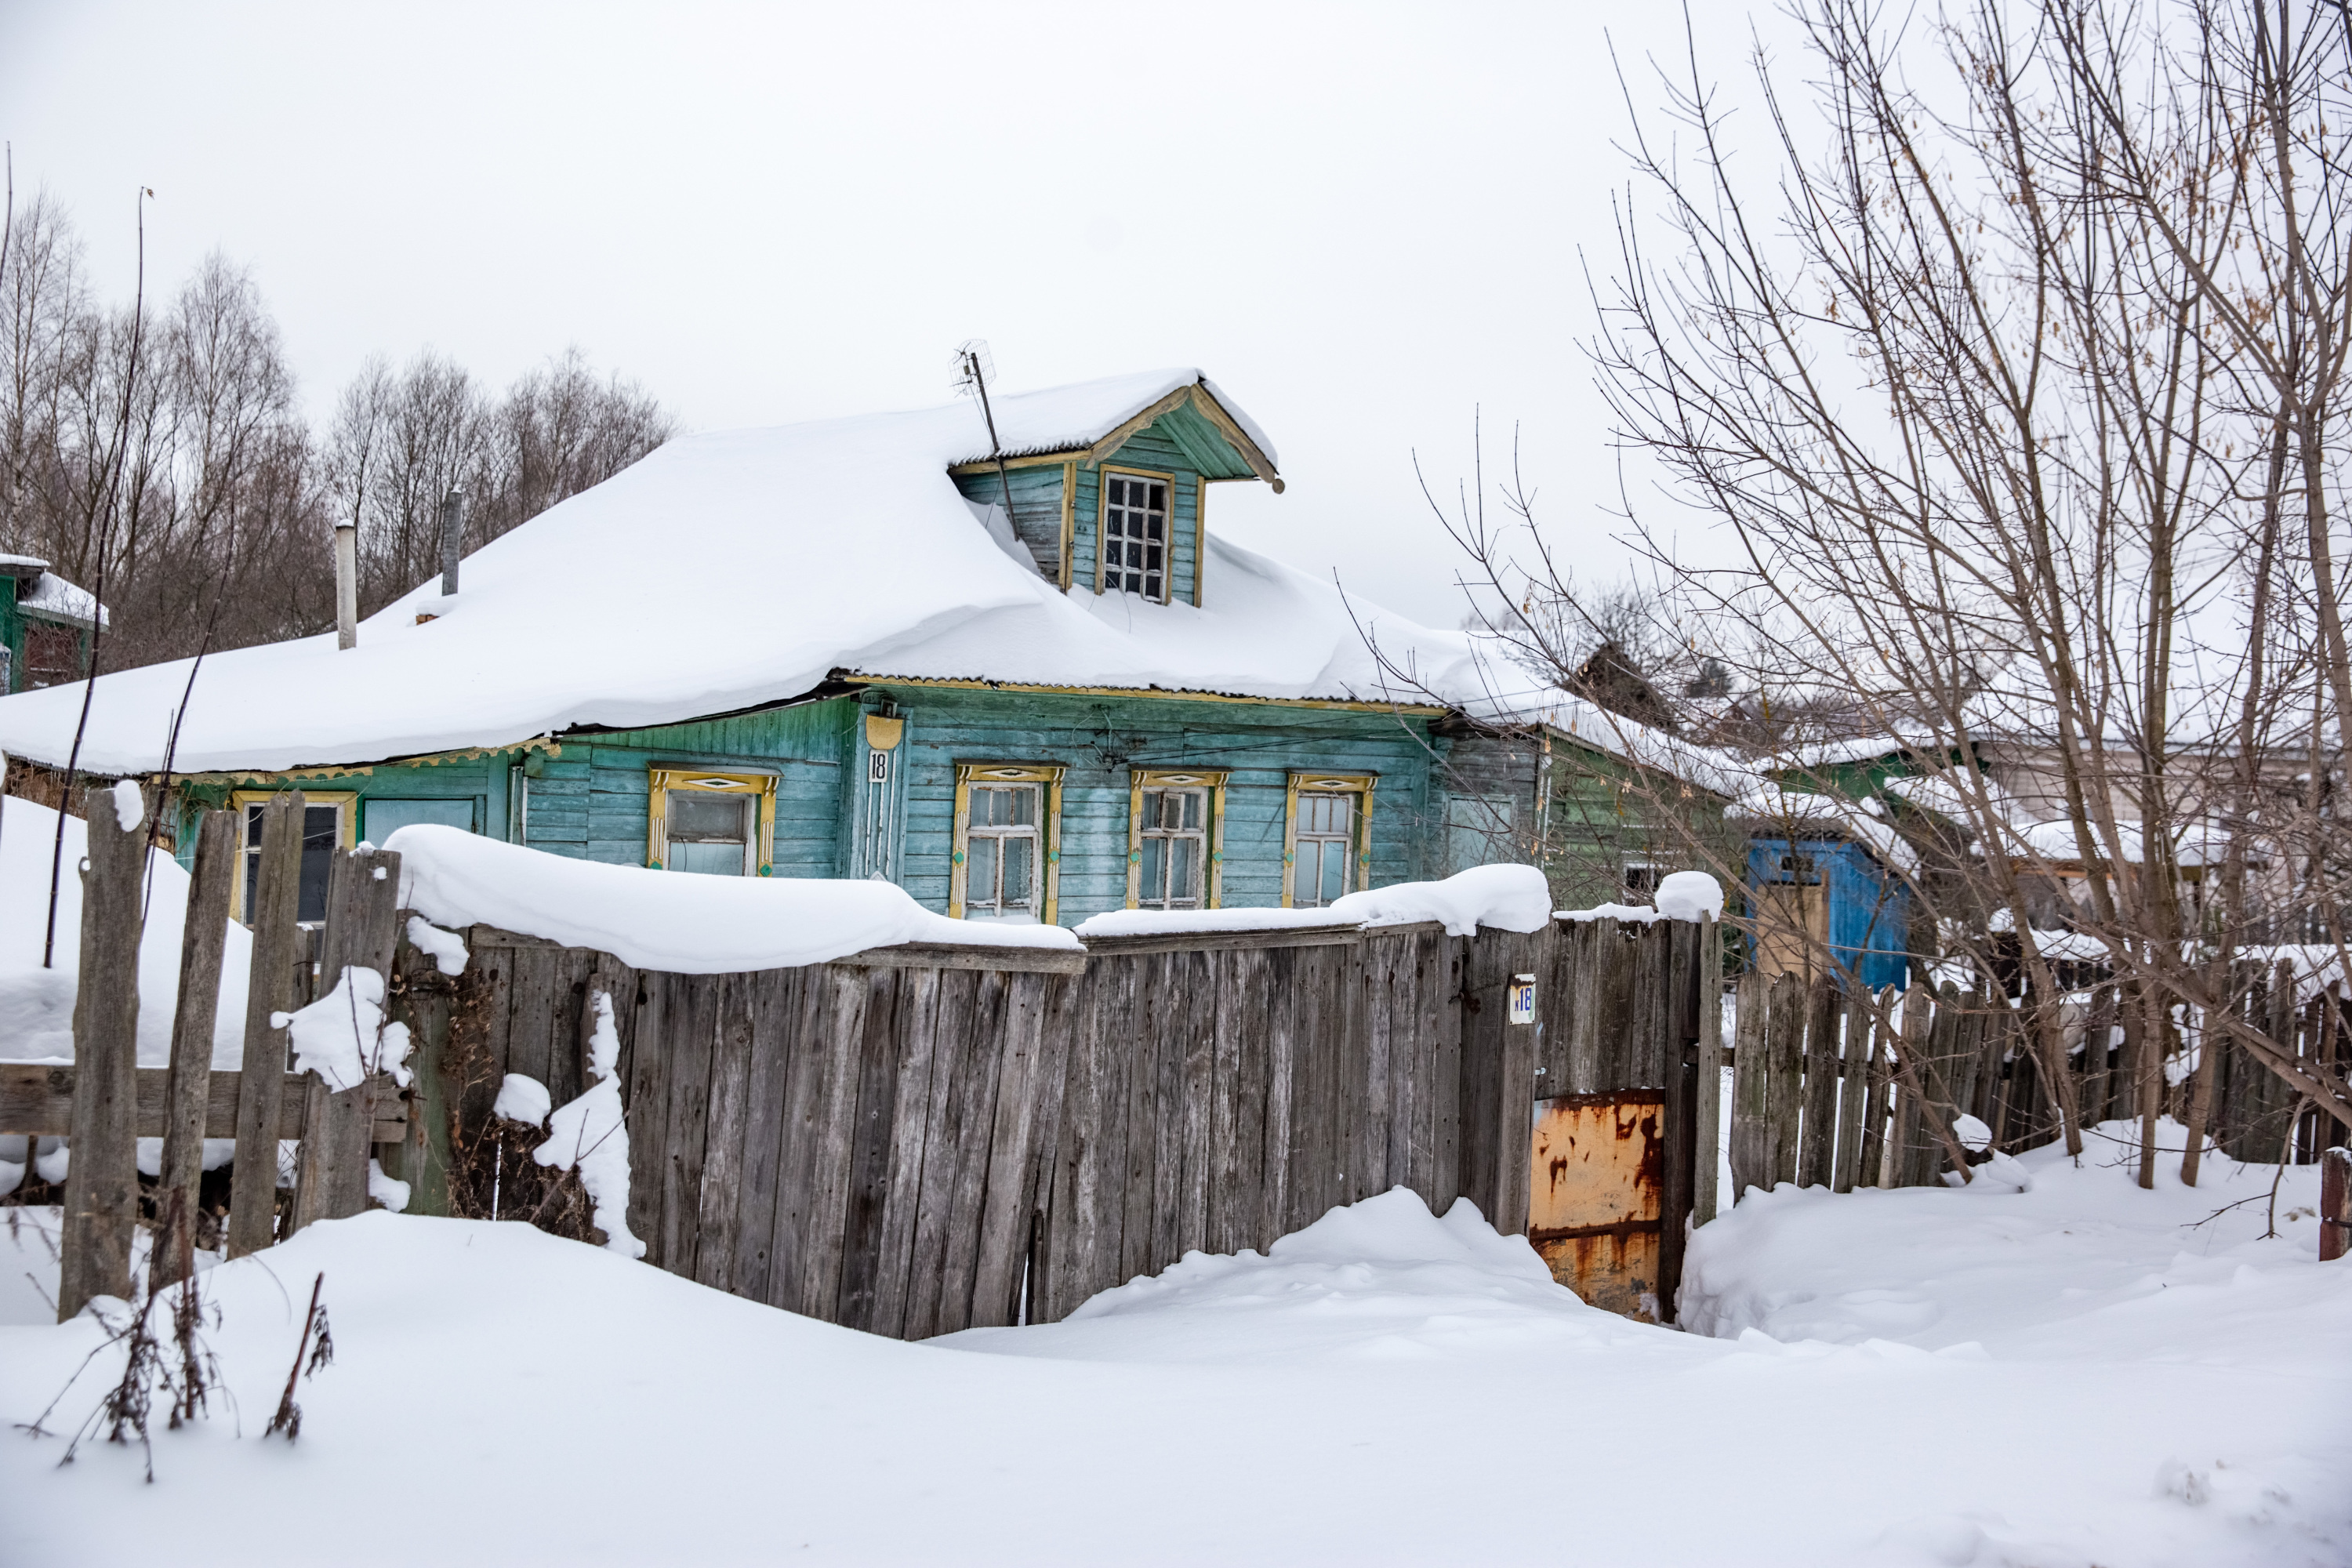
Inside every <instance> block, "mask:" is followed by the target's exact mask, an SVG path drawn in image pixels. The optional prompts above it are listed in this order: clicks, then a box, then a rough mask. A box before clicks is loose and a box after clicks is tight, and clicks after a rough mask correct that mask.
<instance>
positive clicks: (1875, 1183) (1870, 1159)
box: [1854, 1007, 1895, 1187]
mask: <svg viewBox="0 0 2352 1568" xmlns="http://www.w3.org/2000/svg"><path fill="white" fill-rule="evenodd" d="M1869 1024H1870V1035H1869V1044H1868V1046H1867V1047H1866V1049H1865V1051H1864V1069H1865V1075H1866V1079H1867V1092H1866V1093H1865V1095H1864V1100H1863V1108H1862V1163H1861V1165H1860V1167H1859V1168H1858V1169H1857V1170H1856V1172H1855V1174H1854V1184H1855V1185H1857V1186H1864V1187H1890V1186H1893V1185H1894V1183H1892V1182H1890V1181H1888V1180H1887V1179H1886V1143H1887V1139H1886V1100H1887V1091H1888V1089H1891V1088H1892V1087H1893V1084H1894V1077H1895V1075H1894V1073H1893V1072H1892V1071H1891V1070H1890V1068H1889V1067H1888V1062H1887V1058H1889V1057H1890V1056H1892V1055H1893V1054H1894V1053H1893V1052H1891V1051H1890V1050H1889V1049H1888V1048H1887V1045H1888V1036H1889V1034H1890V1032H1891V1031H1890V1026H1889V1025H1888V1023H1887V1021H1886V1018H1885V1015H1884V1014H1883V1013H1881V1012H1879V1010H1878V1009H1877V1008H1875V1007H1873V1008H1872V1009H1871V1015H1870V1020H1869Z"/></svg>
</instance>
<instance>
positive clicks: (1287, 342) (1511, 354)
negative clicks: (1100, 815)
mask: <svg viewBox="0 0 2352 1568" xmlns="http://www.w3.org/2000/svg"><path fill="white" fill-rule="evenodd" d="M1604 26H1605V27H1606V28H1607V29H1608V30H1609V31H1610V32H1612V33H1613V35H1614V37H1615V39H1616V43H1617V46H1618V48H1619V51H1620V54H1621V55H1622V57H1624V58H1626V59H1627V60H1628V61H1629V63H1630V64H1632V65H1633V66H1634V67H1636V68H1640V69H1641V70H1642V71H1643V74H1641V75H1639V76H1638V77H1637V79H1636V87H1637V90H1638V96H1639V97H1640V99H1641V100H1642V102H1643V107H1644V108H1645V109H1646V108H1650V107H1653V106H1654V104H1655V103H1656V101H1657V99H1658V96H1659V95H1658V92H1657V90H1656V89H1655V88H1654V85H1653V84H1652V82H1651V81H1650V79H1649V78H1648V76H1647V74H1646V68H1641V59H1642V57H1643V53H1644V52H1645V51H1650V50H1663V51H1667V52H1678V51H1679V49H1680V47H1681V32H1680V16H1679V14H1678V13H1677V12H1675V11H1674V10H1670V9H1669V8H1667V7H1664V6H1657V7H1637V6H1624V5H1581V4H1558V3H1555V4H1550V5H1459V4H1456V5H1443V6H1435V5H1433V6H1425V7H1418V8H1407V7H1391V6H1375V5H1291V4H1276V5H1269V4H1265V0H1259V3H1258V4H1255V5H1207V4H1196V5H1183V6H1168V5H1154V6H1150V7H1143V6H1124V7H1108V6H1103V5H1091V6H1070V7H1057V6H1048V5H1008V4H997V5H952V6H940V7H936V8H933V7H913V6H883V5H870V6H840V5H828V6H824V7H822V8H820V7H814V6H811V7H806V8H799V7H784V6H760V7H751V6H719V5H677V4H665V5H660V6H658V7H654V6H602V5H579V4H566V5H496V6H492V5H424V4H408V3H404V4H401V5H338V6H332V7H328V6H314V5H300V6H297V5H175V6H169V7H165V6H125V5H81V4H77V5H63V4H56V5H31V4H24V3H21V0H17V3H8V4H0V136H5V139H6V140H8V141H9V142H12V143H13V144H14V147H15V153H16V188H17V192H18V196H19V199H20V200H21V199H23V197H24V196H25V195H27V194H29V193H30V192H31V191H32V190H34V189H36V188H37V187H41V186H46V187H47V188H48V189H49V190H50V191H52V192H53V193H55V194H56V195H59V196H60V197H62V198H63V199H64V200H65V201H66V202H67V203H68V204H69V205H70V206H71V208H72V209H73V212H74V215H75V216H76V218H77V219H78V221H79V225H80V227H81V231H82V234H83V237H84V238H85V240H86V241H87V244H88V247H89V261H90V264H91V266H92V268H93V270H94V274H95V276H96V277H97V279H99V281H100V285H101V286H102V287H103V288H104V289H106V290H107V291H108V292H109V293H110V294H112V295H114V296H116V297H119V298H122V299H127V298H128V296H129V293H130V288H131V268H132V255H133V247H132V232H131V216H132V196H133V193H134V192H135V190H136V189H137V187H138V186H140V185H142V184H145V185H150V186H152V187H153V188H154V191H155V200H154V202H153V203H152V205H151V206H150V208H149V213H148V220H147V222H148V229H147V235H148V276H149V279H150V287H151V290H158V291H160V290H163V289H169V288H171V287H173V285H174V284H175V283H176V282H177V280H178V279H180V278H182V277H183V276H184V275H185V273H186V272H187V270H188V268H190V266H191V265H192V264H193V263H194V261H195V260H196V259H197V258H199V257H200V256H201V255H202V254H203V253H204V252H205V251H206V250H209V249H212V248H215V247H218V248H220V249H222V250H224V251H225V252H226V253H227V254H228V255H229V256H231V257H232V258H236V259H237V260H239V261H241V262H243V263H246V264H247V265H249V266H250V267H251V268H252V269H253V271H254V273H255V275H256V276H257V279H258V280H259V282H260V285H261V287H262V289H263V291H264V293H265V295H266V297H267V299H268V301H269V303H270V305H271V307H272V308H273V309H274V310H275V312H276V314H277V316H278V321H279V324H280V326H281V327H282V329H283V331H284V333H285V338H286V342H287V346H288V349H289V353H290V354H291V357H292V360H293V363H294V364H295V367H296V369H297V371H298V373H299V375H300V376H301V378H302V392H303V396H304V398H305V401H306V402H307V403H308V404H309V405H310V407H311V408H312V409H314V410H321V409H323V408H324V407H325V406H327V405H329V404H330V403H331V400H332V398H333V396H334V394H335V392H336V390H337V388H339V387H340V386H341V384H342V383H343V382H344V381H345V380H346V379H347V378H349V377H350V376H351V374H352V373H353V371H354V370H355V369H356V368H357V367H358V366H359V364H360V363H361V362H362V360H363V359H364V358H365V357H366V356H367V355H368V354H370V353H386V354H389V355H391V356H392V357H394V359H403V358H405V357H406V356H408V355H409V354H411V353H415V351H416V350H417V349H419V348H420V347H423V346H425V345H427V344H429V345H431V346H433V347H435V348H436V349H438V350H440V351H441V352H443V353H447V354H449V355H451V356H453V357H454V358H456V359H457V361H459V362H460V363H463V364H465V365H467V366H468V367H469V368H470V369H472V370H473V371H474V372H475V373H476V374H478V375H480V376H483V377H485V378H486V379H487V380H488V381H489V382H490V383H491V384H493V385H502V384H504V383H505V382H506V381H507V380H508V379H509V378H510V377H511V376H513V375H514V374H517V373H518V372H520V371H522V370H524V369H526V368H528V367H529V366H530V365H531V364H533V363H536V362H538V361H539V360H541V359H542V358H543V357H545V356H546V355H547V354H549V353H552V352H555V351H557V350H560V349H562V347H564V346H565V345H566V344H577V345H579V346H580V347H581V348H582V349H583V351H584V352H585V353H588V354H589V355H590V356H591V358H592V359H593V361H594V363H596V364H597V365H598V366H599V367H600V368H604V369H614V368H617V369H620V370H622V371H624V372H625V373H626V374H630V375H633V376H635V377H636V378H637V379H639V380H640V381H642V382H643V383H644V384H646V386H647V387H648V388H649V389H651V390H652V391H654V392H655V393H656V394H657V395H659V396H661V397H662V398H663V399H664V400H665V401H667V403H668V404H669V405H671V406H673V407H675V408H676V409H677V410H678V411H679V413H680V414H681V415H682V416H683V417H684V419H685V421H686V423H687V425H688V426H689V427H691V428H696V429H712V428H723V427H727V426H741V425H757V424H772V423H779V422H783V421H788V420H793V419H800V418H806V417H812V416H827V415H835V414H845V413H855V412H860V411H864V410H868V409H876V408H893V407H906V406H911V405H922V404H928V403H936V402H940V401H942V400H944V398H945V397H946V396H947V395H949V392H950V355H951V351H952V350H953V348H954V346H955V344H956V343H957V342H961V340H963V339H965V338H969V337H975V336H977V337H984V338H986V339H988V340H989V342H991V343H992V346H993V350H994V354H995V360H996V363H997V367H998V371H999V374H1000V379H1001V380H1002V382H1003V384H1005V385H1006V386H1008V387H1013V388H1019V387H1024V386H1034V385H1043V384H1053V383H1055V382H1062V381H1073V380H1079V379H1084V378H1087V377H1090V376H1096V375H1103V374H1113V373H1117V372H1121V371H1127V370H1136V369H1145V368H1150V367H1155V366H1160V365H1171V364H1197V365H1200V366H1202V367H1203V368H1204V369H1206V370H1207V371H1208V373H1209V374H1211V375H1212V376H1213V377H1215V378H1216V379H1217V380H1218V381H1219V383H1220V384H1223V386H1224V388H1225V389H1226V390H1227V391H1228V392H1229V393H1230V394H1232V395H1233V396H1234V398H1235V399H1236V400H1237V401H1238V402H1240V403H1241V404H1242V405H1244V407H1246V408H1247V409H1248V410H1249V411H1250V413H1251V414H1252V415H1254V416H1255V417H1256V418H1257V419H1258V421H1259V422H1260V423H1261V424H1262V425H1263V426H1265V428H1266V429H1267V431H1268V432H1269V433H1270V434H1271V436H1272V437H1273V439H1274V441H1275V443H1276V446H1277V447H1279V449H1280V453H1281V457H1282V468H1283V472H1284V475H1285V478H1286V479H1287V481H1288V484H1289V489H1288V492H1287V493H1286V494H1285V495H1282V496H1279V497H1277V496H1274V495H1272V494H1270V493H1268V492H1267V491H1266V490H1265V488H1264V487H1262V486H1238V485H1235V486H1226V487H1223V488H1222V489H1220V490H1219V492H1218V494H1217V496H1216V498H1215V501H1216V504H1215V506H1214V508H1213V510H1212V512H1211V515H1210V525H1211V527H1212V528H1213V529H1215V530H1218V531H1224V532H1226V533H1228V534H1230V535H1232V536H1233V537H1235V538H1239V539H1241V540H1243V541H1244V542H1247V543H1249V544H1251V545H1253V546H1255V547H1257V548H1259V549H1263V550H1265V551H1268V552H1272V553H1275V554H1276V555H1279V556H1281V557H1283V558H1284V559H1286V560H1288V561H1291V562H1293V563H1297V564H1298V565H1300V566H1303V567H1306V568H1308V569H1309V570H1313V571H1316V572H1318V573H1320V572H1328V571H1330V570H1331V569H1333V568H1334V567H1336V568H1338V569H1339V572H1340V573H1341V574H1342V577H1343V580H1344V581H1345V582H1346V583H1347V584H1348V585H1349V587H1350V588H1351V589H1352V590H1355V591H1359V592H1362V593H1365V594H1367V595H1370V596H1371V597H1373V598H1375V599H1379V600H1381V601H1383V602H1386V603H1388V604H1390V605H1393V606H1394V607H1396V608H1398V609H1401V610H1404V611H1406V612H1408V613H1410V614H1412V615H1415V616H1419V617H1420V618H1423V619H1424V620H1430V621H1433V622H1437V623H1440V624H1451V623H1452V622H1453V621H1454V619H1455V618H1456V617H1457V616H1459V615H1460V614H1461V611H1462V607H1463V606H1462V602H1461V600H1460V597H1459V595H1458V594H1457V592H1456V591H1455V590H1454V588H1452V587H1451V586H1450V584H1451V581H1452V578H1453V575H1454V568H1455V562H1454V558H1453V556H1452V553H1451V551H1450V548H1449V547H1448V546H1446V545H1445V543H1444V540H1443V538H1442V536H1441V535H1440V534H1439V533H1438V532H1437V531H1436V529H1435V527H1434V525H1433V523H1432V522H1431V521H1430V520H1429V517H1428V514H1427V512H1426V510H1425V509H1424V507H1423V502H1422V500H1421V499H1420V495H1419V492H1418V490H1417V489H1416V487H1415V483H1414V479H1413V469H1412V457H1413V453H1414V452H1415V451H1416V450H1418V452H1419V453H1420V454H1421V458H1422V462H1423V468H1425V469H1426V470H1427V471H1428V472H1429V473H1430V474H1431V476H1432V478H1433V479H1438V480H1441V481H1443V482H1444V483H1445V484H1447V485H1449V486H1450V485H1451V483H1452V482H1453V481H1454V478H1455V476H1457V475H1460V474H1463V473H1466V471H1467V468H1468V461H1469V451H1470V429H1471V420H1472V416H1473V413H1474V410H1477V409H1479V408H1481V407H1483V409H1484V414H1485V418H1486V429H1487V432H1488V445H1489V449H1490V454H1494V455H1499V454H1500V453H1502V452H1503V451H1504V450H1506V449H1507V443H1508V441H1509V437H1510V432H1511V428H1512V426H1514V424H1516V425H1517V426H1518V427H1519V429H1520V430H1521V432H1522V460H1523V463H1524V465H1525V468H1526V470H1527V472H1528V474H1529V476H1530V477H1531V478H1532V479H1535V480H1536V481H1537V482H1538V485H1539V486H1540V489H1541V498H1542V504H1543V510H1544V512H1545V515H1546V516H1547V517H1548V518H1549V526H1550V527H1551V529H1553V530H1556V531H1558V534H1559V540H1560V542H1561V543H1562V544H1563V545H1564V547H1565V548H1564V553H1565V554H1566V555H1567V556H1568V557H1569V558H1570V559H1571V560H1573V561H1574V562H1576V563H1578V564H1579V566H1580V569H1581V570H1582V571H1583V572H1584V573H1585V574H1587V575H1589V576H1591V578H1593V579H1595V580H1606V579H1608V578H1610V577H1612V576H1616V575H1620V574H1622V572H1623V571H1624V560H1625V552H1624V551H1623V550H1622V547H1621V546H1619V545H1617V544H1615V543H1614V542H1612V537H1611V536H1612V532H1613V531H1615V528H1616V525H1615V524H1614V523H1613V522H1612V520H1611V519H1610V518H1609V517H1608V516H1607V515H1606V514H1605V512H1604V510H1602V509H1603V508H1604V507H1605V506H1608V505H1610V504H1612V502H1613V500H1614V496H1615V489H1616V479H1615V459H1614V457H1613V455H1612V451H1611V449H1610V445H1609V440H1608V436H1607V432H1606V429H1605V415H1604V411H1603V410H1602V408H1601V405H1600V403H1599V400H1598V398H1597V396H1596V395H1595V394H1594V393H1593V392H1592V390H1591V373H1590V371H1589V369H1588V367H1587V365H1586V363H1585V362H1584V360H1583V357H1582V355H1581V353H1580V349H1579V344H1580V342H1581V341H1582V340H1583V339H1584V338H1586V337H1587V336H1588V335H1589V334H1590V333H1591V330H1592V326H1593V318H1592V309H1591V300H1590V297H1589V295H1588V293H1587V289H1586V284H1585V280H1584V277H1583V273H1582V270H1581V266H1580V261H1579V251H1580V249H1581V250H1582V251H1583V252H1584V253H1585V254H1586V255H1588V256H1589V257H1590V258H1591V259H1592V261H1593V263H1594V264H1595V265H1596V266H1597V267H1600V268H1608V267H1610V266H1612V264H1613V262H1614V258H1615V245H1616V239H1615V230H1614V218H1613V216H1612V212H1611V206H1610V198H1611V195H1612V190H1622V187H1623V184H1624V180H1625V177H1626V171H1625V161H1624V159H1623V157H1622V154H1621V153H1618V152H1617V150H1616V148H1615V146H1614V145H1613V143H1615V142H1618V141H1619V140H1620V139H1621V138H1622V132H1623V129H1624V110H1623V107H1622V100H1621V99H1620V96H1619V91H1618V88H1617V84H1616V81H1615V79H1614V77H1613V75H1612V69H1611V66H1610V62H1609V55H1608V50H1607V40H1606V38H1605V37H1604ZM1747 28H1748V6H1747V5H1741V4H1715V5H1704V4H1703V5H1701V7H1700V28H1699V30H1700V35H1701V37H1702V39H1703V41H1704V42H1705V44H1706V47H1707V50H1708V51H1709V53H1710V55H1711V58H1710V62H1709V63H1710V66H1711V68H1712V69H1713V70H1714V72H1715V73H1716V74H1717V75H1720V76H1722V77H1726V78H1731V77H1737V76H1738V75H1739V74H1740V72H1741V70H1742V60H1741V53H1742V50H1743V48H1744V45H1745V40H1746V37H1747ZM1759 129H1760V127H1759ZM1760 151H1761V150H1760V149H1759V153H1760Z"/></svg>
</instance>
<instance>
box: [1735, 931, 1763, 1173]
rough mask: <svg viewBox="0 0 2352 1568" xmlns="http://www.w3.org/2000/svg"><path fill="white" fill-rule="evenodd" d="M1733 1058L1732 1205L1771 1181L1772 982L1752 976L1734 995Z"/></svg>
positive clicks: (1741, 979) (1743, 979) (1745, 978)
mask: <svg viewBox="0 0 2352 1568" xmlns="http://www.w3.org/2000/svg"><path fill="white" fill-rule="evenodd" d="M1770 994H1771V981H1770V980H1769V978H1768V977H1767V976H1765V975H1763V974H1760V973H1757V972H1756V971H1755V970H1752V969H1751V970H1749V971H1748V973H1745V974H1743V975H1741V976H1740V977H1739V983H1738V987H1737V989H1736V990H1735V992H1734V1005H1735V1007H1736V1009H1737V1013H1736V1016H1734V1018H1733V1020H1732V1031H1733V1037H1734V1044H1733V1048H1732V1053H1731V1201H1732V1203H1733V1205H1738V1202H1739V1200H1740V1199H1742V1198H1744V1197H1746V1196H1747V1195H1748V1188H1750V1187H1753V1186H1757V1185H1759V1184H1762V1185H1767V1186H1769V1184H1770V1183H1771V1180H1772V1124H1771V1120H1770V1107H1771V1099H1770V1092H1769V1091H1770V1084H1771V1068H1770V1064H1769V1063H1768V1062H1767V1061H1766V1060H1765V1059H1764V1026H1765V1023H1766V1020H1767V1019H1768V1018H1769V1016H1770V1013H1771V1002H1770V999H1769V998H1770Z"/></svg>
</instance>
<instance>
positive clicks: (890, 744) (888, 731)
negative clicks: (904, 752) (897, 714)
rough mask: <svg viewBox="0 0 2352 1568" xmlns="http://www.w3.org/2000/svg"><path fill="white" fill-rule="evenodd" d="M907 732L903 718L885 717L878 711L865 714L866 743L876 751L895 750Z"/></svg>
mask: <svg viewBox="0 0 2352 1568" xmlns="http://www.w3.org/2000/svg"><path fill="white" fill-rule="evenodd" d="M906 733H907V721H905V720H904V719H885V718H884V717H882V715H881V714H879V713H868V714H867V715H866V745H867V746H868V747H870V748H871V749H873V750H874V751H877V752H895V751H897V750H898V742H899V741H900V740H902V739H903V738H905V736H906Z"/></svg>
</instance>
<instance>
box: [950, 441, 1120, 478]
mask: <svg viewBox="0 0 2352 1568" xmlns="http://www.w3.org/2000/svg"><path fill="white" fill-rule="evenodd" d="M1085 450H1086V448H1085V447H1062V448H1060V449H1059V450H1057V451H1052V452H1032V453H1030V454H1029V455H1028V456H1027V457H1025V458H1005V459H1004V466H1005V467H1006V468H1045V466H1047V465H1048V464H1051V463H1061V464H1064V465H1067V464H1069V463H1071V462H1073V461H1075V460H1076V459H1074V458H1072V457H1071V456H1070V454H1071V453H1073V452H1083V451H1085ZM948 472H949V473H950V474H992V473H994V472H996V459H995V458H980V459H979V460H978V461H976V462H970V463H950V464H949V465H948Z"/></svg>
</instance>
